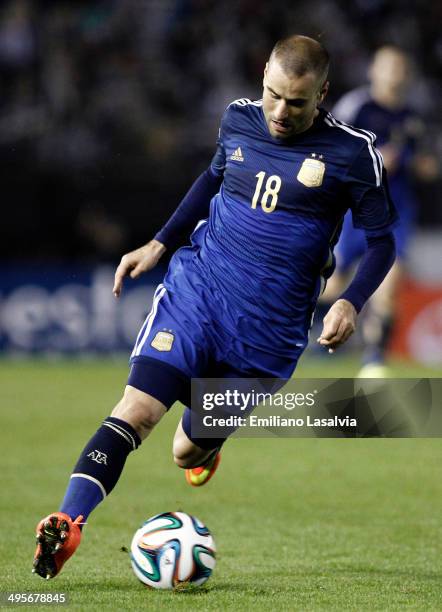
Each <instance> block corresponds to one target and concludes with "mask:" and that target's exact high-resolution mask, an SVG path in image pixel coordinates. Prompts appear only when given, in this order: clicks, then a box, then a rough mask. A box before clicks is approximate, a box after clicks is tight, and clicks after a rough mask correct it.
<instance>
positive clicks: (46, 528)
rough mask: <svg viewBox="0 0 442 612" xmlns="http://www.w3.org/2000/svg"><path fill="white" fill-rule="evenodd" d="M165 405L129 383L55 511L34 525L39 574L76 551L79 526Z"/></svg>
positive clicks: (53, 571)
mask: <svg viewBox="0 0 442 612" xmlns="http://www.w3.org/2000/svg"><path fill="white" fill-rule="evenodd" d="M165 412H166V406H164V404H163V403H162V402H161V401H159V400H158V399H156V398H155V397H152V396H150V395H148V394H146V393H144V392H142V391H140V390H138V389H136V388H134V387H132V386H129V385H128V386H127V387H126V389H125V392H124V395H123V397H122V399H121V400H120V402H119V403H118V404H117V406H116V407H115V409H114V410H113V412H112V415H111V416H109V417H107V418H106V419H105V420H104V421H103V423H102V425H101V426H100V427H99V429H98V430H97V431H96V432H95V434H94V435H93V436H92V438H91V439H90V440H89V442H88V443H87V444H86V446H85V447H84V449H83V451H82V453H81V454H80V457H79V459H78V461H77V464H76V466H75V468H74V470H73V473H72V475H71V478H70V480H69V483H68V487H67V490H66V494H65V497H64V499H63V502H62V504H61V507H60V511H59V512H55V513H52V514H50V515H49V516H47V517H46V518H44V519H42V520H41V521H40V523H39V524H38V525H37V550H36V552H35V558H34V568H33V571H34V572H35V573H37V574H38V575H40V576H42V577H44V578H52V577H54V576H55V575H57V574H58V573H59V571H60V570H61V568H62V566H63V565H64V563H65V562H66V561H67V560H68V559H69V557H70V556H71V555H72V554H73V553H74V552H75V550H76V549H77V547H78V545H79V544H80V539H81V526H82V525H83V524H84V522H85V521H86V519H87V517H88V516H89V514H90V513H91V512H92V510H94V508H95V507H96V506H97V505H98V504H99V503H100V502H101V501H103V499H104V498H105V497H106V496H107V495H109V493H110V492H111V491H112V489H113V488H114V487H115V485H116V484H117V482H118V479H119V478H120V476H121V473H122V471H123V467H124V464H125V462H126V459H127V457H128V455H129V453H130V452H131V451H133V450H135V449H136V448H138V446H139V445H140V444H141V441H142V440H144V439H145V438H146V437H147V436H148V435H149V433H150V432H151V431H152V429H153V428H154V427H155V425H156V424H157V423H158V421H159V420H160V419H161V417H162V416H163V415H164V414H165Z"/></svg>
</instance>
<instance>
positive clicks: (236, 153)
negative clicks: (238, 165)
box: [230, 147, 244, 161]
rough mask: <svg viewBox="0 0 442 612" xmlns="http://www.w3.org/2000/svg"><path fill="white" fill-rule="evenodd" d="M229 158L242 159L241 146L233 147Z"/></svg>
mask: <svg viewBox="0 0 442 612" xmlns="http://www.w3.org/2000/svg"><path fill="white" fill-rule="evenodd" d="M230 159H233V160H234V161H244V157H243V155H242V151H241V147H238V148H237V149H235V151H233V153H232V155H231V156H230Z"/></svg>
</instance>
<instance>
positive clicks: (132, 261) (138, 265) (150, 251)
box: [112, 240, 166, 297]
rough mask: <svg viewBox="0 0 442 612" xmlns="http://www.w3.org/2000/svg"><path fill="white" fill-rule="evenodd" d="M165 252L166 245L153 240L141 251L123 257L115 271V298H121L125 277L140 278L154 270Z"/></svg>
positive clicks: (141, 248) (137, 250)
mask: <svg viewBox="0 0 442 612" xmlns="http://www.w3.org/2000/svg"><path fill="white" fill-rule="evenodd" d="M165 251H166V247H165V246H164V244H162V243H161V242H158V240H151V241H150V242H148V243H147V244H145V245H144V246H142V247H140V248H139V249H136V250H135V251H131V252H130V253H126V255H123V257H122V258H121V261H120V265H119V266H118V268H117V269H116V271H115V280H114V288H113V289H112V292H113V294H114V296H115V297H120V294H121V290H122V288H123V279H124V277H125V276H127V275H129V276H130V277H131V278H138V276H140V274H143V272H148V271H149V270H152V268H154V267H155V266H156V265H157V263H158V262H159V260H160V258H161V256H162V255H163V254H164V253H165Z"/></svg>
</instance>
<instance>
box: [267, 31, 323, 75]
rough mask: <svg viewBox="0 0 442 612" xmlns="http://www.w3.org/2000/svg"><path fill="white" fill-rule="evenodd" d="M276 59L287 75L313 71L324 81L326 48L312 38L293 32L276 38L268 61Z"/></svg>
mask: <svg viewBox="0 0 442 612" xmlns="http://www.w3.org/2000/svg"><path fill="white" fill-rule="evenodd" d="M273 59H276V60H278V63H279V64H280V66H281V68H282V69H283V70H284V72H285V73H286V74H288V75H293V76H297V77H301V76H304V74H306V73H307V72H313V73H315V74H317V75H318V77H320V78H321V79H322V81H325V80H326V78H327V74H328V68H329V65H330V55H329V53H328V51H327V49H326V48H325V47H324V46H323V45H322V44H321V43H320V42H318V41H317V40H315V39H314V38H310V37H309V36H302V35H301V34H294V35H293V36H289V37H288V38H283V39H281V40H278V42H277V43H276V45H275V46H274V47H273V50H272V53H271V54H270V59H269V63H270V62H271V61H272V60H273Z"/></svg>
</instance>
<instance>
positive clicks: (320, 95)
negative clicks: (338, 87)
mask: <svg viewBox="0 0 442 612" xmlns="http://www.w3.org/2000/svg"><path fill="white" fill-rule="evenodd" d="M329 86H330V82H329V81H325V82H324V84H323V86H322V87H321V89H320V91H319V93H318V104H322V102H323V101H324V98H325V96H326V95H327V92H328V88H329Z"/></svg>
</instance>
